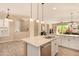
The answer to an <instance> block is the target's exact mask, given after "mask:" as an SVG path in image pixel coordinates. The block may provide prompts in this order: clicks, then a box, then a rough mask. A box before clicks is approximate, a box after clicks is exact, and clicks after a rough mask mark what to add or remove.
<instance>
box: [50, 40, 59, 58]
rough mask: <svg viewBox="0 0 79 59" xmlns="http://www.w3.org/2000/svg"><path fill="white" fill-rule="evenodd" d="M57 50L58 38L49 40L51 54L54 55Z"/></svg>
mask: <svg viewBox="0 0 79 59" xmlns="http://www.w3.org/2000/svg"><path fill="white" fill-rule="evenodd" d="M57 52H58V40H53V41H52V42H51V55H52V56H54V55H55V54H56V53H57Z"/></svg>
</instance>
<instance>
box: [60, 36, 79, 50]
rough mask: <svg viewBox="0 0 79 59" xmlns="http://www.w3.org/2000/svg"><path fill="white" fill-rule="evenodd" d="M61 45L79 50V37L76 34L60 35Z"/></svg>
mask: <svg viewBox="0 0 79 59" xmlns="http://www.w3.org/2000/svg"><path fill="white" fill-rule="evenodd" d="M59 45H60V46H63V47H68V48H72V49H76V50H79V37H74V36H60V37H59Z"/></svg>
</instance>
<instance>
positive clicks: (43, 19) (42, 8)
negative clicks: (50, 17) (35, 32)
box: [41, 3, 44, 24]
mask: <svg viewBox="0 0 79 59" xmlns="http://www.w3.org/2000/svg"><path fill="white" fill-rule="evenodd" d="M43 16H44V3H42V21H41V23H42V24H43V23H44V19H43Z"/></svg>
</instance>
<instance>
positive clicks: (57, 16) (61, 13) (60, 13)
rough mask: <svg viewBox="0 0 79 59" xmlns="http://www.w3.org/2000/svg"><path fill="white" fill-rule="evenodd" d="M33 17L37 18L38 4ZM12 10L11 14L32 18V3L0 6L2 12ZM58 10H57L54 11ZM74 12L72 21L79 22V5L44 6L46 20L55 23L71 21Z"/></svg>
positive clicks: (34, 7)
mask: <svg viewBox="0 0 79 59" xmlns="http://www.w3.org/2000/svg"><path fill="white" fill-rule="evenodd" d="M32 6H33V10H32V11H33V13H32V15H33V16H32V17H33V18H34V19H35V18H36V17H37V4H36V3H35V4H34V3H33V4H32ZM41 7H42V6H41V3H39V19H40V20H41V17H42V16H41V15H42V14H41V13H42V12H41ZM7 8H10V9H11V11H10V13H12V14H18V15H24V16H30V3H2V4H0V12H2V11H3V12H5V11H6V10H7ZM53 8H56V10H53ZM71 12H73V15H72V18H73V19H72V20H79V4H78V3H45V4H44V20H46V21H48V22H50V23H54V22H61V21H71V15H70V13H71Z"/></svg>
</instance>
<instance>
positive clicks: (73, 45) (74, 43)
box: [69, 37, 79, 50]
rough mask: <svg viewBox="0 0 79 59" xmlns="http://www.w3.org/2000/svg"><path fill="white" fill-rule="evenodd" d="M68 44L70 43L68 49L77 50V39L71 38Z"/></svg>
mask: <svg viewBox="0 0 79 59" xmlns="http://www.w3.org/2000/svg"><path fill="white" fill-rule="evenodd" d="M69 43H70V48H72V49H77V50H79V38H77V37H72V38H71V39H70V42H69Z"/></svg>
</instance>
